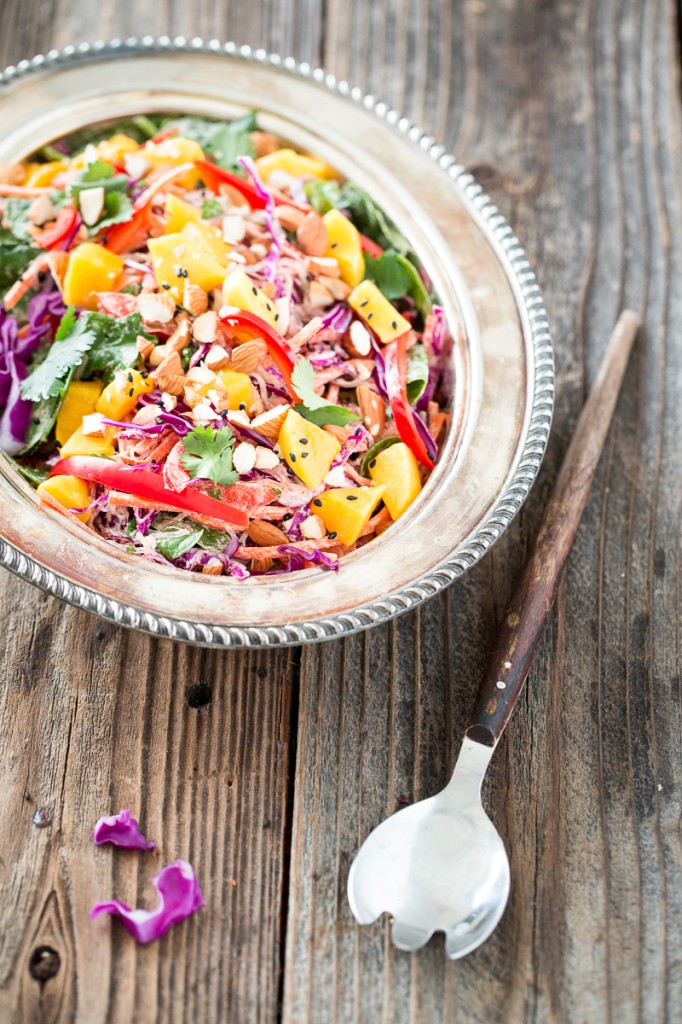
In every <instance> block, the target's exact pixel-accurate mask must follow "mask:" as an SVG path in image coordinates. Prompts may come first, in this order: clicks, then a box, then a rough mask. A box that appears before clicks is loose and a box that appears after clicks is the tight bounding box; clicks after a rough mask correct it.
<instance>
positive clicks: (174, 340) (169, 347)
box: [165, 319, 190, 352]
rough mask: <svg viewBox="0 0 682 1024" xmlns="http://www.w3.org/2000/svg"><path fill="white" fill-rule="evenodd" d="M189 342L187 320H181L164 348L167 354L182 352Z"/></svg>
mask: <svg viewBox="0 0 682 1024" xmlns="http://www.w3.org/2000/svg"><path fill="white" fill-rule="evenodd" d="M189 342H190V327H189V320H186V319H182V320H180V322H179V324H178V326H177V327H176V328H175V330H174V331H173V333H172V334H171V336H170V338H168V340H167V341H166V344H165V348H166V351H167V352H182V350H183V348H187V346H188V345H189Z"/></svg>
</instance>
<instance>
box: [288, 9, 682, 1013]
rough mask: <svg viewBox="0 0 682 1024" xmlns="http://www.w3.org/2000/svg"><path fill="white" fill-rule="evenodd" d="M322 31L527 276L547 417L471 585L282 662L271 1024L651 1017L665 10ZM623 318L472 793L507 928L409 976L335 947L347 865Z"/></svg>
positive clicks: (392, 14)
mask: <svg viewBox="0 0 682 1024" xmlns="http://www.w3.org/2000/svg"><path fill="white" fill-rule="evenodd" d="M347 12H348V6H347V5H345V4H340V3H336V2H334V0H331V2H330V3H329V5H328V15H327V50H326V63H327V64H328V65H329V66H330V68H331V70H334V71H338V73H339V74H344V75H348V76H349V77H351V78H352V79H353V80H356V81H359V83H360V84H361V85H363V86H364V87H366V88H367V89H368V90H370V91H372V92H374V93H376V94H380V95H382V96H384V97H385V98H387V99H388V100H389V101H390V102H392V103H394V104H395V105H396V106H398V107H400V106H402V107H405V108H407V110H408V113H410V115H411V116H412V117H414V119H415V120H416V121H417V122H418V123H421V124H425V125H426V126H427V127H429V128H431V129H435V130H436V132H437V133H438V134H439V135H440V136H441V137H442V138H443V139H444V141H445V142H446V143H448V144H449V145H450V146H452V147H453V148H454V150H455V152H457V154H458V156H459V157H460V159H463V160H464V162H465V163H467V164H468V165H470V166H471V167H472V168H473V169H474V170H475V171H476V173H477V174H478V176H479V179H480V180H481V182H482V184H483V185H484V186H485V187H487V188H488V189H489V190H490V191H491V192H492V193H493V195H494V197H495V198H496V200H497V201H498V203H499V205H500V207H501V209H502V210H503V211H504V212H505V213H506V214H507V215H508V216H509V218H510V220H511V222H512V224H513V225H514V227H515V228H516V230H517V232H518V233H519V235H520V237H521V239H522V241H523V243H524V245H525V246H526V248H527V251H528V252H529V255H530V257H531V260H532V262H533V263H534V264H535V265H536V267H537V270H538V274H539V278H540V283H541V286H542V288H543V291H544V293H545V298H546V301H547V305H548V308H549V311H550V317H551V320H552V323H553V328H554V335H555V339H556V342H557V362H558V371H559V379H558V395H557V412H556V421H555V423H556V426H555V433H554V436H553V439H552V443H551V445H550V450H549V453H548V459H547V462H546V466H545V468H544V470H543V474H542V477H541V480H540V482H539V484H538V486H537V487H536V489H535V492H534V494H533V495H532V497H531V500H530V501H529V503H528V505H527V506H526V507H525V509H524V512H523V514H522V516H521V517H520V520H519V522H518V523H516V524H515V526H514V528H513V529H512V530H511V531H510V532H509V534H508V536H507V537H506V538H505V539H504V540H503V541H502V542H501V543H500V544H499V545H498V547H497V548H496V549H495V550H494V551H493V552H492V554H491V555H490V556H488V558H487V559H486V560H485V562H484V563H483V564H482V565H480V566H478V567H477V568H476V569H475V570H473V571H472V572H471V573H470V574H469V576H468V577H467V578H466V579H464V580H462V581H461V582H460V583H458V584H455V585H454V586H453V588H452V589H451V591H450V593H449V594H448V595H447V596H446V597H445V598H443V599H442V600H440V601H438V600H436V601H433V602H431V603H429V604H428V605H427V606H426V607H425V608H424V609H422V611H421V612H420V613H419V615H411V616H407V617H405V618H403V619H401V620H399V621H398V622H397V623H395V624H394V625H391V626H387V627H384V628H383V629H380V630H375V631H373V632H372V633H371V634H369V635H368V636H367V637H365V638H364V639H354V640H350V641H344V642H339V643H335V644H330V645H326V646H325V647H324V648H321V649H320V650H318V651H315V650H308V651H306V652H304V656H303V661H302V681H301V713H300V718H299V740H298V759H297V794H296V804H295V813H294V833H293V846H292V873H293V876H294V877H296V875H298V878H299V887H298V888H297V890H296V891H295V894H294V897H293V898H292V900H291V902H290V907H289V919H288V942H287V961H286V963H287V976H286V991H285V1015H284V1017H285V1020H286V1021H290V1022H294V1021H295V1022H297V1024H298V1022H299V1021H303V1020H310V1021H316V1020H325V1021H330V1022H331V1021H335V1022H336V1021H354V1022H355V1021H368V1022H369V1021H372V1022H374V1021H379V1020H381V1021H386V1022H388V1021H390V1022H408V1021H409V1022H414V1024H416V1022H421V1021H424V1022H426V1021H429V1022H430V1024H431V1022H434V1024H437V1022H438V1021H443V1022H444V1021H448V1022H450V1021H462V1022H464V1021H466V1022H473V1021H486V1022H489V1021H500V1022H512V1021H521V1020H523V1021H543V1022H544V1021H549V1020H556V1021H559V1020H566V1021H585V1020H614V1021H615V1020H618V1021H628V1022H630V1021H632V1022H635V1021H638V1020H673V1019H676V1018H677V1017H678V1016H679V1014H680V1011H681V1008H682V999H681V996H680V988H679V986H680V981H679V978H678V977H677V976H676V975H677V974H678V973H679V972H676V971H675V968H674V965H675V964H677V963H679V958H680V953H681V950H682V946H681V943H680V913H679V901H680V885H679V881H680V871H681V868H682V863H681V856H680V853H681V851H680V841H679V840H680V836H679V815H680V797H681V793H682V789H681V783H682V779H681V770H682V764H681V762H680V749H681V748H680V707H679V704H680V687H679V678H680V673H679V667H678V666H679V600H680V595H679V540H678V538H679V531H680V497H679V495H680V479H681V478H682V467H681V465H680V448H679V443H678V438H679V434H680V424H679V418H680V402H679V381H680V379H682V378H681V376H680V369H679V365H678V364H679V360H680V349H681V346H680V344H679V342H680V328H679V322H680V317H679V302H680V299H679V296H677V295H676V294H675V291H676V290H675V288H674V286H673V282H674V281H675V280H676V279H677V277H678V274H679V269H678V268H679V261H680V253H681V243H682V238H681V237H680V230H679V224H680V219H679V213H680V192H679V180H680V176H681V175H680V172H681V167H680V141H681V139H680V104H679V74H678V54H677V50H676V47H677V26H676V23H675V11H674V5H673V4H672V3H663V2H655V0H654V2H646V0H642V2H639V3H637V2H631V3H626V4H623V5H621V4H615V3H606V4H600V3H597V2H594V3H591V4H576V3H567V4H562V5H558V6H557V5H542V4H537V3H532V2H524V0H519V2H513V3H509V4H505V5H503V6H502V7H500V6H499V5H494V9H493V5H491V4H486V3H478V2H470V3H463V4H459V5H452V6H451V5H447V4H443V5H437V4H436V5H430V4H426V3H424V4H420V5H414V6H412V5H406V4H400V3H398V2H392V0H383V2H378V3H375V4H373V5H371V7H370V6H369V5H360V4H359V3H358V4H354V5H353V19H354V20H353V25H352V26H351V27H350V28H348V27H347V28H346V29H345V31H346V36H345V37H344V38H349V37H351V34H352V32H353V29H354V28H355V25H356V24H357V25H362V30H361V36H362V38H358V41H357V44H356V46H355V48H354V49H353V51H352V53H351V54H349V53H348V51H347V50H344V52H343V53H342V54H338V53H337V52H336V51H335V50H334V49H333V47H332V45H331V44H332V42H333V40H334V39H335V38H337V37H338V33H339V32H342V31H343V29H342V25H343V23H344V20H345V19H347V18H348V13H347ZM427 35H428V37H429V40H430V41H429V46H428V47H426V46H425V45H424V40H425V38H426V37H427ZM369 54H371V61H370V60H368V59H367V57H368V55H369ZM407 82H409V86H406V83H407ZM624 304H632V305H634V306H635V307H637V306H641V307H644V306H646V323H647V328H646V335H645V338H644V339H643V340H642V342H641V343H640V345H639V347H638V349H637V351H636V354H635V357H634V361H633V365H632V366H631V367H630V370H629V372H628V375H627V378H626V382H625V385H624V391H623V395H622V398H621V402H620V405H619V409H618V412H617V415H616V419H615V422H614V427H613V429H612V432H611V436H610V441H609V444H608V450H607V452H606V453H605V457H604V459H603V460H602V465H601V467H600V470H599V473H598V477H597V480H596V482H595V486H594V490H593V494H592V497H591V499H590V501H589V503H588V508H587V512H586V517H585V520H584V522H583V525H582V527H581V530H580V533H579V536H578V539H577V542H576V547H575V549H574V552H573V556H572V558H571V562H570V565H569V569H568V573H567V576H566V579H565V582H564V584H563V586H562V588H561V591H560V595H559V600H558V602H557V608H556V611H555V615H554V617H553V621H552V623H551V625H550V627H549V629H548V631H547V635H546V637H545V640H544V643H543V645H542V647H541V650H540V654H539V657H538V660H537V662H536V665H535V668H534V670H533V672H532V674H531V678H530V680H529V685H528V689H527V692H526V694H525V696H524V699H523V701H522V704H521V705H520V707H519V709H518V710H517V712H516V715H515V717H514V719H513V720H512V722H511V724H510V727H509V729H508V732H507V735H506V736H505V738H504V739H503V742H502V744H501V746H500V749H499V750H498V752H497V754H496V756H495V759H494V761H493V765H492V768H491V774H490V778H489V783H488V786H487V803H488V806H489V808H490V812H491V814H492V816H493V818H494V820H495V821H496V823H497V824H498V825H499V827H500V829H501V831H502V834H503V837H504V838H505V841H506V843H507V846H508V849H509V851H510V856H511V865H512V877H513V888H512V896H511V901H510V905H509V909H508V911H507V913H506V915H505V917H504V918H503V921H502V923H501V925H500V927H499V929H498V931H497V932H496V934H495V935H494V936H493V937H492V938H491V939H490V940H489V942H488V943H487V944H486V945H485V946H484V947H482V948H481V949H480V950H479V951H477V952H476V953H475V954H473V955H472V956H470V957H469V958H468V959H466V960H465V961H463V962H459V963H455V964H448V963H446V962H445V960H444V957H443V952H442V939H441V938H437V939H435V940H433V941H432V942H431V943H430V944H429V946H428V947H427V948H426V949H425V950H424V951H423V952H422V953H420V954H418V955H417V956H408V955H405V954H401V953H398V952H396V951H395V950H393V949H392V948H391V946H390V944H389V941H388V930H387V927H386V924H385V923H383V924H380V925H375V926H372V927H370V928H366V929H362V930H358V929H356V928H355V927H354V925H353V922H352V918H351V915H350V912H349V910H348V907H347V903H346V899H345V884H346V878H347V871H348V866H349V862H350V860H351V858H352V855H353V853H354V852H355V850H356V849H357V847H358V845H359V843H360V842H361V841H362V839H364V837H365V836H366V835H367V834H368V832H369V831H370V830H371V828H372V827H373V826H374V825H376V824H378V822H379V821H380V820H381V819H382V817H383V816H384V815H385V814H386V813H390V812H391V811H392V810H394V808H395V806H396V805H395V797H396V794H399V793H400V794H404V795H405V796H406V797H407V798H408V799H410V800H413V799H419V798H420V797H422V796H426V795H429V794H430V793H432V792H435V791H436V790H437V789H438V788H439V787H440V786H441V785H442V784H443V783H444V781H445V779H446V778H447V775H448V772H449V770H450V766H451V764H452V761H453V756H454V747H455V741H456V737H457V735H458V734H459V733H460V731H461V728H462V725H463V722H464V718H465V715H466V712H467V710H468V709H469V707H470V705H471V701H472V699H473V695H474V692H475V688H476V684H477V679H478V676H479V673H480V670H481V669H482V667H483V663H484V658H485V651H486V649H487V647H488V646H489V644H490V642H491V638H492V636H493V632H494V624H495V622H496V621H497V619H498V618H499V615H500V614H501V611H502V608H503V605H504V602H505V600H506V597H507V596H508V593H509V590H510V587H511V585H512V581H513V579H514V578H515V576H516V575H517V574H518V571H519V569H520V566H521V564H522V562H523V557H524V547H525V545H526V543H527V538H528V537H529V536H530V535H531V534H532V532H533V530H534V529H535V527H536V525H537V521H538V515H539V512H540V509H541V507H542V503H543V500H544V499H545V497H546V495H547V491H548V487H549V484H550V482H551V480H552V479H553V477H554V474H555V472H556V468H557V466H558V461H559V458H560V456H561V454H562V452H563V451H564V450H565V448H566V445H567V442H568V438H569V436H570V431H571V429H572V426H573V424H574V423H575V419H576V417H577V414H578V411H579V408H580V405H581V402H582V399H583V396H584V394H585V393H586V390H587V388H588V386H589V383H590V382H591V380H592V379H593V376H594V373H595V371H596V368H597V366H598V363H599V360H600V358H601V355H602V353H603V350H604V346H605V344H606V341H607V338H608V335H609V332H610V329H611V327H612V326H613V323H614V321H615V318H616V315H617V312H618V310H619V308H621V307H622V306H623V305H624ZM360 644H361V645H362V649H361V651H360V652H359V651H358V650H357V645H360ZM373 659H376V662H378V664H377V663H376V662H375V661H374V660H373ZM366 714H367V715H369V716H370V717H369V718H365V715H366Z"/></svg>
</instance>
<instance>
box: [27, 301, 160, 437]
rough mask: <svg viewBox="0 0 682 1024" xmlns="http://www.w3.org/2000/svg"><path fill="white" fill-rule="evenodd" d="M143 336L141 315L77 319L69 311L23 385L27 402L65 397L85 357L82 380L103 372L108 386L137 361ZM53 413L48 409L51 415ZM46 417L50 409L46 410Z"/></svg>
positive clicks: (85, 316)
mask: <svg viewBox="0 0 682 1024" xmlns="http://www.w3.org/2000/svg"><path fill="white" fill-rule="evenodd" d="M142 333H144V332H143V330H142V317H141V316H140V314H139V313H132V314H131V315H130V316H124V317H120V318H118V319H114V318H113V317H110V316H107V315H106V314H105V313H83V314H82V315H81V316H80V317H79V318H78V319H76V314H75V310H74V309H73V307H72V306H71V307H69V309H67V311H66V313H65V314H64V316H63V317H62V320H61V323H60V325H59V328H58V330H57V333H56V335H55V340H54V342H53V344H52V345H50V347H49V348H48V349H47V352H46V355H45V358H44V359H43V361H42V362H41V363H40V364H39V365H38V366H36V367H35V369H34V370H33V371H32V372H31V373H30V374H29V376H28V377H27V378H26V380H24V381H23V382H22V385H21V391H22V394H23V396H24V398H27V399H29V400H30V401H32V402H40V401H43V400H46V399H50V398H59V396H63V394H64V392H65V390H66V387H67V385H68V383H69V380H70V379H71V376H72V374H73V372H74V371H75V370H76V368H77V367H79V366H80V364H81V362H82V360H83V357H84V356H87V359H86V362H85V367H84V370H83V376H84V377H86V378H87V377H91V376H92V375H93V374H94V373H97V372H98V371H101V373H102V376H103V379H104V382H105V383H108V382H109V381H110V380H112V379H113V377H114V374H115V373H116V371H117V370H124V369H127V368H128V367H129V366H132V365H133V363H135V362H136V361H137V358H138V351H137V336H138V334H142ZM58 408H59V406H57V411H58ZM52 411H53V410H52V408H51V407H49V414H50V415H51V413H52ZM47 413H48V407H46V408H45V414H47ZM36 415H37V414H36ZM55 416H56V412H55ZM53 422H54V421H53Z"/></svg>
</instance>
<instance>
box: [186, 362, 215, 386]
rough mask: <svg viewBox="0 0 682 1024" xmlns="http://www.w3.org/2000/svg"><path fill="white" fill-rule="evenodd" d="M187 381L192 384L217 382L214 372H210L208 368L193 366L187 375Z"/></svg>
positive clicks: (201, 384)
mask: <svg viewBox="0 0 682 1024" xmlns="http://www.w3.org/2000/svg"><path fill="white" fill-rule="evenodd" d="M185 376H186V377H187V380H188V381H189V382H190V383H191V384H199V385H200V386H203V385H204V384H213V382H214V381H215V379H216V378H215V373H214V372H213V370H209V368H208V367H207V366H192V367H190V369H189V370H188V371H187V373H186V374H185Z"/></svg>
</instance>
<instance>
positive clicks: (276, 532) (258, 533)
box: [247, 519, 289, 548]
mask: <svg viewBox="0 0 682 1024" xmlns="http://www.w3.org/2000/svg"><path fill="white" fill-rule="evenodd" d="M247 532H248V534H249V537H250V538H251V540H252V541H253V543H254V544H257V545H258V547H259V548H270V547H276V546H278V545H279V544H288V543H289V538H288V537H287V535H286V533H283V532H282V530H280V529H279V528H278V527H277V526H273V525H272V523H266V522H265V521H264V520H262V519H254V521H253V522H252V523H249V529H248V531H247Z"/></svg>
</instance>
